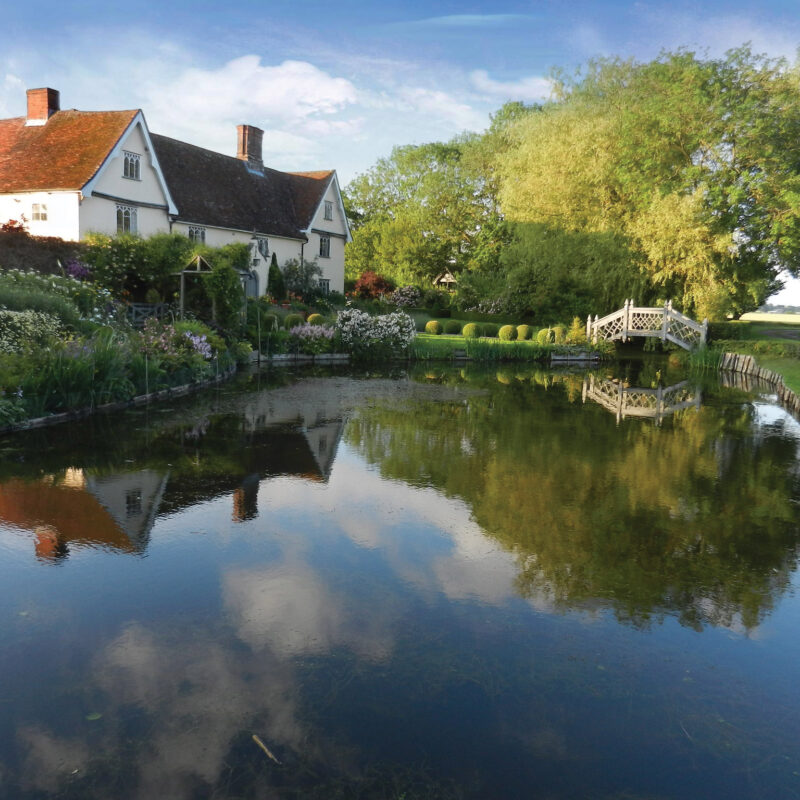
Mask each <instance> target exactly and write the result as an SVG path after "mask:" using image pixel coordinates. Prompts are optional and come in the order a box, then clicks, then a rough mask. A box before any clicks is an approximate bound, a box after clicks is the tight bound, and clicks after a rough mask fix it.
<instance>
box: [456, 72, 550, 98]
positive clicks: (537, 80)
mask: <svg viewBox="0 0 800 800" xmlns="http://www.w3.org/2000/svg"><path fill="white" fill-rule="evenodd" d="M469 77H470V80H471V81H472V85H473V86H474V87H475V89H476V91H478V92H480V93H481V94H485V95H489V96H491V97H497V98H502V99H504V100H523V101H524V100H527V101H531V100H546V99H547V98H548V97H549V96H550V92H551V90H552V87H553V85H552V82H551V81H550V80H549V79H548V78H541V77H539V76H538V75H530V76H528V77H526V78H520V79H519V80H517V81H496V80H492V78H490V77H489V73H488V72H487V71H486V70H483V69H476V70H474V71H473V72H471V73H470V76H469Z"/></svg>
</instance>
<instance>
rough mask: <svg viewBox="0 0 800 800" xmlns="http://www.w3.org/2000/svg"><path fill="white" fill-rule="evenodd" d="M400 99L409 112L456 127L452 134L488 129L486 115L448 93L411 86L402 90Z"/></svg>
mask: <svg viewBox="0 0 800 800" xmlns="http://www.w3.org/2000/svg"><path fill="white" fill-rule="evenodd" d="M399 98H400V100H401V101H402V104H403V105H405V106H407V108H408V110H410V111H413V112H416V113H420V114H424V115H426V116H432V117H434V118H436V119H439V120H443V121H445V122H447V123H449V124H450V125H452V126H454V130H453V131H452V132H457V131H462V130H480V129H481V128H484V127H486V123H487V118H486V114H483V113H481V112H479V111H477V110H476V109H474V108H473V107H472V106H470V105H468V104H467V103H465V102H462V101H460V100H458V99H457V98H455V97H453V96H452V95H450V94H448V93H447V92H442V91H439V90H438V89H427V88H424V87H421V86H409V87H405V88H401V89H400V92H399Z"/></svg>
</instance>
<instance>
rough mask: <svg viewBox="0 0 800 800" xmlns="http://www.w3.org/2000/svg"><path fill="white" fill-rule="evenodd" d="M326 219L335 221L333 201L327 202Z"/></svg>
mask: <svg viewBox="0 0 800 800" xmlns="http://www.w3.org/2000/svg"><path fill="white" fill-rule="evenodd" d="M325 219H333V201H331V200H326V201H325Z"/></svg>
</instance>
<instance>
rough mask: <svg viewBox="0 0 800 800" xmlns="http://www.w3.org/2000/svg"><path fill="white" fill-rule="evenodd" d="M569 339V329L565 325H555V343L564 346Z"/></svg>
mask: <svg viewBox="0 0 800 800" xmlns="http://www.w3.org/2000/svg"><path fill="white" fill-rule="evenodd" d="M566 338H567V329H566V328H565V327H564V326H563V325H553V341H554V342H555V343H556V344H564V342H565V341H566Z"/></svg>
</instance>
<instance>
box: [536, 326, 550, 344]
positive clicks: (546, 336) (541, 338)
mask: <svg viewBox="0 0 800 800" xmlns="http://www.w3.org/2000/svg"><path fill="white" fill-rule="evenodd" d="M553 338H554V337H553V331H552V329H550V328H542V329H541V330H540V331H539V333H537V334H536V341H537V342H538V343H539V344H552V343H553Z"/></svg>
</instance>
